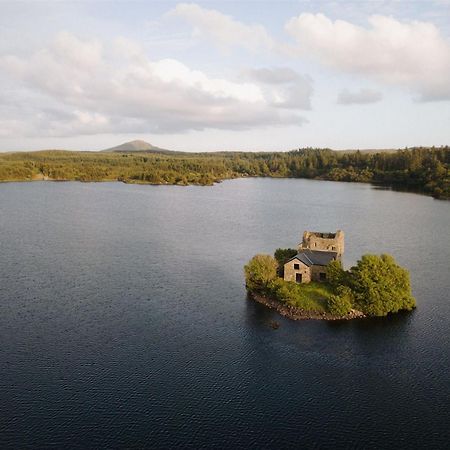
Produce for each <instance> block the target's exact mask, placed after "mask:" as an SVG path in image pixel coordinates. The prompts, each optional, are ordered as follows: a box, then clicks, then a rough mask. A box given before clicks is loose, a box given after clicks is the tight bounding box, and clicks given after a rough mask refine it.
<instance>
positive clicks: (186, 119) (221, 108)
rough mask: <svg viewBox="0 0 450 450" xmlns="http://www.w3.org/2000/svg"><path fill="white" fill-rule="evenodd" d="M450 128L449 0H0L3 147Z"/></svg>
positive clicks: (194, 142) (431, 133) (257, 139)
mask: <svg viewBox="0 0 450 450" xmlns="http://www.w3.org/2000/svg"><path fill="white" fill-rule="evenodd" d="M134 139H142V140H145V141H147V142H150V143H152V144H153V145H156V146H158V147H162V148H167V149H173V150H184V151H217V150H249V151H258V150H259V151H273V150H277V151H278V150H279V151H284V150H292V149H295V148H302V147H327V148H333V149H358V148H359V149H375V148H404V147H412V146H421V145H423V146H432V145H435V146H441V145H448V144H450V0H449V1H447V0H426V1H425V0H424V1H402V0H397V1H382V0H370V1H344V0H342V1H320V0H309V1H308V0H299V1H282V0H281V1H280V0H278V1H256V0H255V1H239V2H237V1H203V2H200V1H198V2H194V3H190V2H186V3H185V2H171V1H164V2H162V1H159V2H156V1H126V2H125V1H114V0H109V1H108V0H101V1H95V0H94V1H92V0H91V1H87V0H86V1H71V2H67V1H61V0H54V1H47V2H44V1H28V2H27V1H5V0H0V151H20V150H37V149H76V150H100V149H104V148H108V147H112V146H114V145H118V144H121V143H123V142H126V141H130V140H134Z"/></svg>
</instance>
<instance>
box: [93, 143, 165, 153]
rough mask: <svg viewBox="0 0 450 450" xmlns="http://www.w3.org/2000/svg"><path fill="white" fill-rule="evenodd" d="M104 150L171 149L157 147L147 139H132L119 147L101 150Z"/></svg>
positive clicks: (141, 150) (142, 150)
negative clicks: (146, 140)
mask: <svg viewBox="0 0 450 450" xmlns="http://www.w3.org/2000/svg"><path fill="white" fill-rule="evenodd" d="M101 151H102V152H110V153H111V152H115V153H121V152H168V151H170V150H166V149H164V148H159V147H155V146H154V145H152V144H149V143H148V142H145V141H139V140H136V141H130V142H125V143H124V144H121V145H118V146H117V147H111V148H107V149H106V150H101Z"/></svg>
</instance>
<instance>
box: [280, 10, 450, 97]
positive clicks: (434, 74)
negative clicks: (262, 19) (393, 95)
mask: <svg viewBox="0 0 450 450" xmlns="http://www.w3.org/2000/svg"><path fill="white" fill-rule="evenodd" d="M369 24H370V28H363V27H360V26H357V25H354V24H352V23H350V22H346V21H344V20H336V21H332V20H331V19H329V18H328V17H326V16H324V15H323V14H300V15H299V16H298V17H294V18H292V19H290V20H289V21H288V22H287V24H286V27H285V28H286V31H287V32H288V33H289V34H290V35H291V36H292V37H294V39H295V40H296V46H295V47H294V49H293V50H292V51H293V52H294V53H295V54H296V55H297V56H300V57H302V56H309V57H313V58H316V59H317V60H318V61H320V62H321V63H323V64H325V65H327V66H331V67H333V68H335V69H338V70H340V71H343V72H350V73H357V74H360V75H363V76H367V77H369V78H373V79H376V80H377V81H381V82H383V83H387V84H392V85H398V86H402V87H408V88H409V89H410V90H411V91H413V92H414V93H416V94H417V95H418V96H419V99H420V100H423V101H430V100H446V99H450V77H449V73H450V44H449V42H448V41H446V40H445V39H444V38H443V37H442V36H441V35H440V33H439V30H438V29H437V28H436V27H435V26H434V25H433V24H431V23H427V22H420V21H411V22H400V21H398V20H396V19H394V18H392V17H385V16H371V17H370V18H369Z"/></svg>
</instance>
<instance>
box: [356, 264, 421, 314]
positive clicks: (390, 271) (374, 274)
mask: <svg viewBox="0 0 450 450" xmlns="http://www.w3.org/2000/svg"><path fill="white" fill-rule="evenodd" d="M349 286H350V288H351V290H352V291H353V295H354V296H355V305H356V308H357V309H359V310H361V311H362V312H363V313H364V314H366V315H369V316H385V315H387V314H388V313H391V312H397V311H399V310H402V309H405V310H411V309H413V308H414V307H415V306H416V301H415V299H414V297H413V296H412V293H411V285H410V282H409V273H408V271H407V270H406V269H403V268H402V267H400V266H399V265H398V264H397V263H396V262H395V260H394V258H393V257H392V256H390V255H381V256H377V255H364V256H363V257H362V258H361V260H359V261H358V263H357V264H356V266H354V267H352V268H351V269H350V279H349Z"/></svg>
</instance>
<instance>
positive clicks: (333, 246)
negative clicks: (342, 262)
mask: <svg viewBox="0 0 450 450" xmlns="http://www.w3.org/2000/svg"><path fill="white" fill-rule="evenodd" d="M307 248H308V249H310V250H321V251H329V252H337V253H338V258H339V259H340V258H341V257H342V255H343V254H344V232H343V231H341V230H338V231H337V232H336V233H319V232H315V231H305V232H304V233H303V241H302V243H301V244H300V246H299V250H302V249H307Z"/></svg>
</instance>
